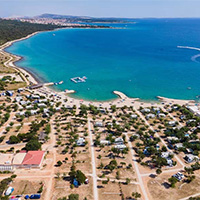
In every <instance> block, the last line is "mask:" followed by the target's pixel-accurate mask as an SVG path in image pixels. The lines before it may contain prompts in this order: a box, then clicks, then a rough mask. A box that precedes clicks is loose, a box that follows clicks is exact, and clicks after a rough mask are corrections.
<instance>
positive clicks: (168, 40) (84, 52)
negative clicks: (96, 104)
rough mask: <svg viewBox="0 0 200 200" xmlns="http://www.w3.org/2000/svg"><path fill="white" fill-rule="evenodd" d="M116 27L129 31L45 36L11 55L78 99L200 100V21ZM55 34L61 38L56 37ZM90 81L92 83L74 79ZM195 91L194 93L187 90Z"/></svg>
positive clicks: (71, 31) (84, 31)
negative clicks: (120, 94)
mask: <svg viewBox="0 0 200 200" xmlns="http://www.w3.org/2000/svg"><path fill="white" fill-rule="evenodd" d="M135 21H136V22H137V23H136V24H132V23H127V24H118V25H116V24H115V25H114V26H119V27H124V28H126V29H65V30H58V31H52V32H44V33H40V34H38V35H36V36H34V37H31V38H29V39H27V40H24V41H20V42H17V43H15V44H14V45H12V46H11V47H9V48H8V49H7V51H8V52H11V53H14V54H17V55H20V56H23V57H24V59H23V60H21V61H19V62H18V63H17V65H18V66H20V67H24V68H26V69H28V70H30V71H31V72H33V73H34V74H36V75H37V76H38V77H39V78H40V79H42V80H43V81H60V80H63V81H64V84H63V85H60V86H58V87H57V89H60V90H64V89H74V90H76V91H77V93H76V94H74V95H73V96H74V97H78V98H83V99H89V100H108V99H113V98H115V97H116V96H115V95H114V94H112V91H113V90H118V91H122V92H124V93H125V94H127V95H128V96H130V97H139V98H141V99H145V100H152V99H155V97H156V96H158V95H159V96H165V97H169V98H180V99H195V97H196V95H200V81H199V80H200V57H197V58H196V60H195V61H194V60H192V59H191V58H192V57H193V56H194V55H197V54H200V51H197V50H190V49H180V48H177V46H179V45H180V46H190V47H198V48H200V19H162V20H161V19H157V20H153V19H151V20H150V19H148V20H135ZM53 34H55V36H53ZM76 76H81V77H82V76H86V77H88V80H87V82H86V83H79V84H75V83H73V82H71V81H70V78H72V77H76ZM188 87H191V90H188V89H187V88H188Z"/></svg>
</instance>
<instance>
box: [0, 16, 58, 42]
mask: <svg viewBox="0 0 200 200" xmlns="http://www.w3.org/2000/svg"><path fill="white" fill-rule="evenodd" d="M60 27H61V26H56V25H45V24H32V23H28V22H20V21H16V20H4V19H0V45H2V44H4V43H6V42H8V41H11V40H15V39H20V38H22V37H26V36H27V35H29V34H31V33H34V32H37V31H48V30H53V29H55V28H60Z"/></svg>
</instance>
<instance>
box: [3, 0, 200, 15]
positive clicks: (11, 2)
mask: <svg viewBox="0 0 200 200" xmlns="http://www.w3.org/2000/svg"><path fill="white" fill-rule="evenodd" d="M42 13H55V14H66V15H81V16H83V15H84V16H96V17H132V18H138V17H139V18H141V17H200V0H0V17H8V16H34V15H39V14H42Z"/></svg>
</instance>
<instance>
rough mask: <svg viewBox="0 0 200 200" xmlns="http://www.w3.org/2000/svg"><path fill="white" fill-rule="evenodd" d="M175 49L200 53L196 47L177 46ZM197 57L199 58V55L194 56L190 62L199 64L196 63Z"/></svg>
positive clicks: (199, 49)
mask: <svg viewBox="0 0 200 200" xmlns="http://www.w3.org/2000/svg"><path fill="white" fill-rule="evenodd" d="M177 48H180V49H191V50H196V51H200V48H197V47H188V46H177ZM199 57H200V54H197V55H194V56H192V57H191V60H192V61H194V62H197V63H200V62H199V61H197V58H199Z"/></svg>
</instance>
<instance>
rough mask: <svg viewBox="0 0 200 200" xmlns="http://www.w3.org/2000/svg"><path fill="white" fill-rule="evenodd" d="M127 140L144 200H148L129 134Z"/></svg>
mask: <svg viewBox="0 0 200 200" xmlns="http://www.w3.org/2000/svg"><path fill="white" fill-rule="evenodd" d="M126 140H127V141H128V145H129V149H130V152H131V156H132V158H133V159H132V161H133V164H134V168H135V171H136V175H137V179H138V181H139V184H140V188H141V190H142V194H143V196H144V199H145V200H148V199H149V198H148V195H147V192H146V190H145V187H144V183H143V180H142V176H141V174H140V171H139V168H138V163H137V161H136V157H135V154H134V151H133V146H132V144H131V142H130V140H129V137H128V134H126Z"/></svg>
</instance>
